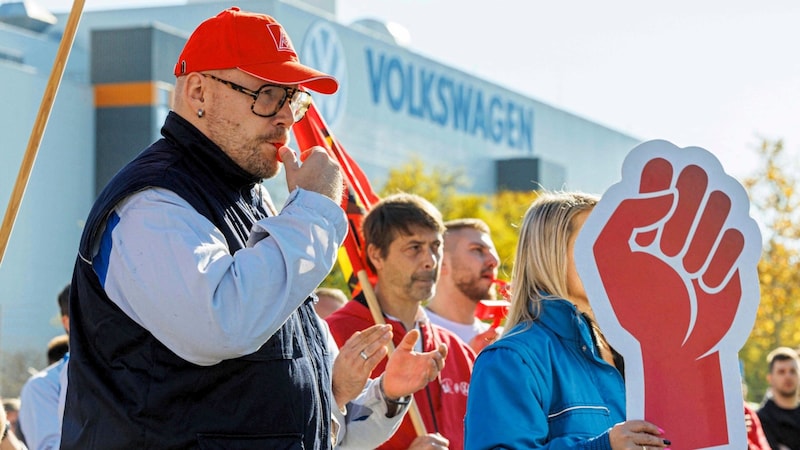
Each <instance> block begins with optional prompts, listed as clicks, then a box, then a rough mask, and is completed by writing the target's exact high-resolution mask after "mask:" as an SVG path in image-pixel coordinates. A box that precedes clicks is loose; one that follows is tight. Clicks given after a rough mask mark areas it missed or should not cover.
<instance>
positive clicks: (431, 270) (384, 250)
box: [326, 193, 475, 449]
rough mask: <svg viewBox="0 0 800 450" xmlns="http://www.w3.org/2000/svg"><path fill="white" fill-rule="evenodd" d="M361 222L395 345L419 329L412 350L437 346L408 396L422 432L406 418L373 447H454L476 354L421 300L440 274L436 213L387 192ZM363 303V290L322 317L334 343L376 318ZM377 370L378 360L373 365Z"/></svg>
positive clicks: (459, 436) (440, 227)
mask: <svg viewBox="0 0 800 450" xmlns="http://www.w3.org/2000/svg"><path fill="white" fill-rule="evenodd" d="M362 228H363V232H364V242H365V245H366V253H367V257H368V261H367V262H368V264H369V265H370V268H371V269H373V271H374V273H375V275H376V277H377V282H376V284H375V290H374V294H375V297H376V300H377V302H378V304H379V305H380V309H381V311H382V312H383V314H384V318H385V320H386V322H387V323H389V324H391V325H392V328H393V330H394V335H395V344H396V345H397V344H398V341H400V339H408V338H410V337H411V338H412V339H413V340H416V339H417V337H418V336H419V337H421V340H420V341H419V342H417V344H416V345H417V347H416V350H417V351H434V350H436V349H439V351H440V352H441V357H439V358H437V359H436V360H435V361H434V362H435V364H434V365H432V366H431V367H429V368H428V370H426V371H425V374H426V377H427V378H428V381H430V383H428V385H427V386H426V387H425V389H424V390H420V391H419V392H417V393H416V394H415V395H414V400H415V403H416V405H417V407H418V408H419V411H420V415H421V417H422V421H423V423H424V426H425V428H426V431H427V434H424V435H422V436H417V433H416V432H415V430H414V426H413V424H412V423H411V420H410V418H407V419H404V421H403V423H402V425H401V426H400V429H399V430H398V431H397V432H396V433H395V434H394V436H392V438H391V439H390V440H389V441H387V442H386V443H385V444H384V446H382V447H380V448H387V449H401V448H402V449H406V448H412V449H423V448H447V447H448V446H449V448H452V449H461V448H463V443H462V440H463V435H464V426H463V423H464V412H465V408H466V402H467V390H468V389H469V379H470V373H471V372H472V362H473V360H474V359H475V353H474V352H473V350H472V349H471V348H470V347H469V346H468V345H467V344H465V343H464V342H463V341H461V340H460V339H458V337H456V336H455V335H454V334H452V333H451V332H449V331H447V330H446V329H444V328H441V327H439V326H437V325H434V324H431V323H430V321H429V320H428V318H427V316H426V314H425V310H424V309H423V308H422V307H421V303H422V302H423V301H425V300H428V299H430V298H431V297H432V296H433V293H434V290H435V288H436V282H437V279H438V277H439V269H440V261H441V258H442V248H441V247H442V233H443V231H444V225H443V224H442V218H441V213H440V212H439V211H438V210H437V209H436V207H435V206H433V205H432V204H431V203H430V202H428V201H427V200H425V199H424V198H422V197H420V196H418V195H412V194H404V193H401V194H394V195H390V196H388V197H386V198H384V199H382V200H381V201H380V202H378V203H377V204H375V205H374V206H373V208H372V209H371V210H370V211H369V212H368V213H367V215H366V217H365V218H364V221H363V224H362ZM366 302H367V299H366V297H365V294H363V292H362V294H361V295H359V296H357V297H356V298H355V299H354V300H353V301H350V302H348V303H347V304H346V305H345V306H344V307H342V308H341V309H339V310H338V311H336V312H334V313H333V314H331V315H330V316H328V318H327V319H326V320H327V321H328V324H329V325H330V327H331V333H332V334H333V336H334V338H335V339H336V342H337V343H340V344H341V343H342V342H344V341H345V340H346V339H347V338H348V337H349V336H350V335H352V334H353V333H355V332H358V331H359V330H363V329H365V328H367V327H369V326H372V325H373V324H374V323H375V320H374V319H373V316H372V313H371V312H370V309H369V307H368V306H367V303H366ZM363 356H364V359H365V363H366V362H368V361H370V362H371V358H372V357H371V356H369V357H368V355H363ZM387 367H388V366H387ZM383 370H384V363H383V362H381V363H380V364H378V366H377V367H376V372H377V373H381V372H383ZM439 371H441V372H439Z"/></svg>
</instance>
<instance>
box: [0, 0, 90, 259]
mask: <svg viewBox="0 0 800 450" xmlns="http://www.w3.org/2000/svg"><path fill="white" fill-rule="evenodd" d="M84 3H85V0H74V2H73V3H72V10H71V11H70V13H69V18H68V19H67V25H66V28H64V35H63V36H62V37H61V43H60V44H59V46H58V52H57V53H56V59H55V62H54V63H53V69H52V70H51V72H50V78H49V79H48V80H47V86H46V87H45V90H44V94H43V96H42V102H41V104H40V105H39V113H38V114H37V115H36V122H34V124H33V131H32V132H31V136H30V139H29V140H28V147H27V148H26V149H25V154H24V155H23V156H22V164H21V165H20V168H19V173H18V174H17V181H16V183H14V190H13V191H12V192H11V199H10V200H9V201H8V207H6V213H5V216H3V224H2V228H0V264H2V262H3V257H4V256H5V254H6V248H7V247H8V241H9V239H10V238H11V230H12V229H13V228H14V222H15V221H16V219H17V213H18V212H19V207H20V204H22V197H23V196H24V195H25V188H26V187H27V186H28V180H29V179H30V177H31V171H32V170H33V163H34V162H35V161H36V154H37V153H38V151H39V145H40V144H41V143H42V136H43V135H44V129H45V127H47V120H48V119H49V118H50V112H51V111H52V109H53V102H55V98H56V93H57V92H58V87H59V85H60V84H61V77H62V76H63V75H64V68H65V67H66V65H67V59H68V58H69V52H70V50H71V49H72V43H73V42H74V41H75V33H76V31H77V30H78V23H80V20H81V14H82V12H83V5H84Z"/></svg>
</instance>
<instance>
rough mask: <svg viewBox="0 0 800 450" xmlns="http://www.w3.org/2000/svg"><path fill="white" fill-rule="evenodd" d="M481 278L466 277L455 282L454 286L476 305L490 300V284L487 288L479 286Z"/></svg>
mask: <svg viewBox="0 0 800 450" xmlns="http://www.w3.org/2000/svg"><path fill="white" fill-rule="evenodd" d="M482 280H484V278H483V277H480V276H479V277H468V278H466V279H465V278H461V279H459V280H456V282H455V286H456V289H458V290H459V291H460V292H461V293H462V294H464V295H465V296H466V297H467V298H469V299H470V300H472V301H473V302H475V303H477V302H479V301H481V300H488V299H491V298H492V284H489V286H488V287H483V286H481V281H482Z"/></svg>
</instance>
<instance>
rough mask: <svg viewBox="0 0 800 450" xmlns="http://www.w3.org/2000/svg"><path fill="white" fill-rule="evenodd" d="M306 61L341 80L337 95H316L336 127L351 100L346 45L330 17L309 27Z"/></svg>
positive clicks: (319, 106) (304, 50) (321, 109)
mask: <svg viewBox="0 0 800 450" xmlns="http://www.w3.org/2000/svg"><path fill="white" fill-rule="evenodd" d="M300 55H301V57H302V62H303V64H306V65H309V66H311V67H313V68H315V69H317V70H321V71H323V72H325V73H328V74H330V75H333V76H334V77H335V78H336V79H337V80H338V81H339V90H338V91H336V93H335V94H333V95H318V96H315V97H314V104H315V105H317V109H318V110H319V113H320V114H321V115H322V118H323V119H325V122H327V123H328V125H329V126H330V127H331V128H333V127H334V126H336V124H337V123H338V122H339V120H340V119H341V118H342V116H343V115H344V109H345V106H346V103H347V65H346V63H345V57H344V47H342V43H341V42H340V41H339V37H338V35H337V34H336V30H335V29H334V27H333V26H332V25H331V24H330V23H329V22H326V21H318V22H316V23H314V24H312V25H311V27H309V28H308V31H306V35H305V38H304V40H303V47H302V53H300Z"/></svg>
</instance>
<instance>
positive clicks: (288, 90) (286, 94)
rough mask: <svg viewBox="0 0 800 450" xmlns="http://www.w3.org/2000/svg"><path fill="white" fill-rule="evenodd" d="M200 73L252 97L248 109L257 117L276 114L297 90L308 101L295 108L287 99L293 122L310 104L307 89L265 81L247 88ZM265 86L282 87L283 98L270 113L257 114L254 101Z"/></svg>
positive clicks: (302, 115)
mask: <svg viewBox="0 0 800 450" xmlns="http://www.w3.org/2000/svg"><path fill="white" fill-rule="evenodd" d="M200 75H202V76H204V77H206V78H211V79H212V80H215V81H219V82H220V83H222V84H224V85H226V86H228V87H229V88H231V89H233V90H234V91H236V92H241V93H242V94H244V95H246V96H248V97H251V98H252V99H253V103H252V104H251V105H250V111H251V112H252V113H253V114H255V115H257V116H258V117H265V118H267V117H273V116H275V115H276V114H278V112H280V110H281V108H283V105H285V104H286V100H287V99H293V98H294V96H295V94H297V93H298V92H302V93H303V94H305V95H306V97H305V98H307V99H308V101H306V102H303V103H301V104H300V105H298V106H297V109H294V108H292V101H291V100H289V108H290V109H292V117H293V118H294V121H295V122H297V121H299V120H300V119H302V118H303V117H305V115H306V111H308V107H309V106H310V105H311V94H309V93H308V92H307V91H304V90H302V89H300V88H299V87H289V86H281V85H279V84H270V83H267V84H264V85H262V86H260V87H259V88H258V89H256V90H252V89H248V88H246V87H244V86H241V85H238V84H236V83H234V82H233V81H228V80H224V79H222V78H219V77H216V76H214V75H211V74H210V73H200ZM266 88H278V89H282V90H283V98H281V100H280V101H279V102H278V105H277V106H276V108H275V111H273V112H272V113H271V114H259V113H257V112H256V109H255V108H256V102H257V101H258V96H259V95H261V91H263V90H264V89H266Z"/></svg>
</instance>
